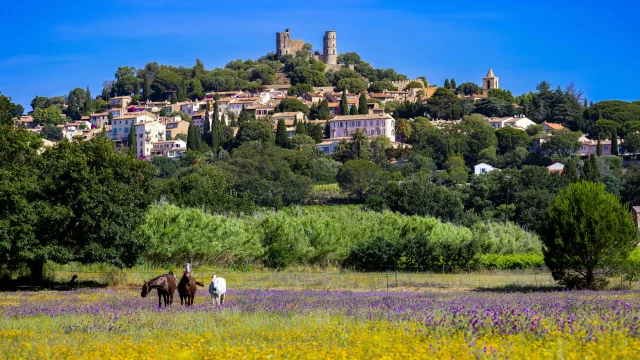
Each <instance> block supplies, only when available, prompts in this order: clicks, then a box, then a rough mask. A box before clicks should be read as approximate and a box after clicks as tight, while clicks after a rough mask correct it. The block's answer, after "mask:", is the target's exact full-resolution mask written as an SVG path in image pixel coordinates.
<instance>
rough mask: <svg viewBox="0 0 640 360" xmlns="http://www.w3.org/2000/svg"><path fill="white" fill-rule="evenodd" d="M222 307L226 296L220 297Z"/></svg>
mask: <svg viewBox="0 0 640 360" xmlns="http://www.w3.org/2000/svg"><path fill="white" fill-rule="evenodd" d="M220 305H224V294H221V295H220Z"/></svg>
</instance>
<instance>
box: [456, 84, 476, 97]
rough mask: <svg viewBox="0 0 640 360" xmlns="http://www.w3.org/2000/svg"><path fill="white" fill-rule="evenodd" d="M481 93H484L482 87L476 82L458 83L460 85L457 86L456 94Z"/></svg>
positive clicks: (469, 94)
mask: <svg viewBox="0 0 640 360" xmlns="http://www.w3.org/2000/svg"><path fill="white" fill-rule="evenodd" d="M481 93H482V88H481V87H480V86H478V85H477V84H476V83H472V82H465V83H462V84H460V85H458V87H457V88H456V94H463V95H466V96H471V95H474V94H481Z"/></svg>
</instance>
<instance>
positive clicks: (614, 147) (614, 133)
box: [611, 128, 618, 156]
mask: <svg viewBox="0 0 640 360" xmlns="http://www.w3.org/2000/svg"><path fill="white" fill-rule="evenodd" d="M611 155H614V156H618V129H616V128H613V130H611Z"/></svg>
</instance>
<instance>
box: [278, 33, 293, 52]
mask: <svg viewBox="0 0 640 360" xmlns="http://www.w3.org/2000/svg"><path fill="white" fill-rule="evenodd" d="M290 36H291V34H290V32H289V29H287V30H286V31H285V32H277V33H276V56H278V57H281V56H282V55H285V54H286V53H287V51H286V50H287V45H288V43H289V40H290V39H291V37H290Z"/></svg>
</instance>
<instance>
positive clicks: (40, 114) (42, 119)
mask: <svg viewBox="0 0 640 360" xmlns="http://www.w3.org/2000/svg"><path fill="white" fill-rule="evenodd" d="M60 115H61V112H60V108H59V107H57V106H49V107H47V108H36V109H35V111H34V112H33V113H32V114H31V116H32V117H33V122H34V123H35V124H36V125H60V124H63V123H64V121H63V120H62V117H61V116H60Z"/></svg>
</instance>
